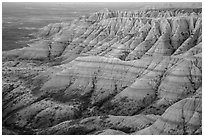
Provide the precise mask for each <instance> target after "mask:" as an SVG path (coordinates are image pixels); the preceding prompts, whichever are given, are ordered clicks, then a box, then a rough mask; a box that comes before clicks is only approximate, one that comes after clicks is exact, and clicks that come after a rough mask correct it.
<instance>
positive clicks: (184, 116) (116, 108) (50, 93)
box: [2, 9, 202, 135]
mask: <svg viewBox="0 0 204 137" xmlns="http://www.w3.org/2000/svg"><path fill="white" fill-rule="evenodd" d="M37 36H38V41H35V42H34V43H32V44H30V46H29V47H24V48H21V49H15V50H11V51H7V52H3V56H2V58H3V64H2V82H3V83H2V89H3V91H2V100H3V102H2V121H3V129H2V130H3V134H40V135H44V134H51V135H54V134H56V135H64V134H65V135H76V134H83V135H90V134H94V135H125V134H134V135H135V134H136V135H141V134H148V135H151V134H152V135H154V134H176V135H184V134H190V135H192V134H199V135H200V134H202V9H159V10H158V9H155V10H144V11H136V12H120V11H111V10H108V9H104V10H102V11H99V12H97V13H93V14H90V15H89V16H82V17H79V18H77V19H75V20H73V21H72V22H71V23H65V22H63V23H56V24H49V25H48V26H46V27H44V28H42V29H41V30H40V31H39V32H38V33H37Z"/></svg>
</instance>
